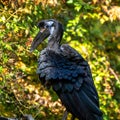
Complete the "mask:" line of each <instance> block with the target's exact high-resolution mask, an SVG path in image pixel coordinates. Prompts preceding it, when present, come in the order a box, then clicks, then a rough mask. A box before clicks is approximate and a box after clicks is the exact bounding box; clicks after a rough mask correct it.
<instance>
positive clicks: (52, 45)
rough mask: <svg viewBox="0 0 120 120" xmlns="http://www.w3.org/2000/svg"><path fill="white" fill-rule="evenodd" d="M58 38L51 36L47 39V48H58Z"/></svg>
mask: <svg viewBox="0 0 120 120" xmlns="http://www.w3.org/2000/svg"><path fill="white" fill-rule="evenodd" d="M60 41H61V40H60V39H59V37H52V38H51V39H49V41H48V46H47V48H49V49H53V50H58V49H59V48H60Z"/></svg>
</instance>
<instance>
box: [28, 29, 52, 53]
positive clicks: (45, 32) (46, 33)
mask: <svg viewBox="0 0 120 120" xmlns="http://www.w3.org/2000/svg"><path fill="white" fill-rule="evenodd" d="M49 35H50V32H49V30H48V29H47V28H42V29H41V30H40V32H39V33H38V34H37V35H36V37H35V38H34V40H33V42H32V44H31V48H30V52H33V51H34V50H35V49H36V48H37V47H38V45H39V44H41V43H42V41H43V40H45V39H46V38H47V37H48V36H49Z"/></svg>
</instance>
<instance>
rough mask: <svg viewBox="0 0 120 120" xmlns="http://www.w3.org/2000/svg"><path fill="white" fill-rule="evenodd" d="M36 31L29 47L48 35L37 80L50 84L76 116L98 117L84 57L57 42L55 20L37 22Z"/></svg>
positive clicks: (93, 119) (59, 33)
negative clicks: (37, 28)
mask: <svg viewBox="0 0 120 120" xmlns="http://www.w3.org/2000/svg"><path fill="white" fill-rule="evenodd" d="M38 27H39V28H40V32H39V33H38V34H37V36H36V37H35V39H34V41H33V42H32V45H31V51H33V50H34V49H35V48H36V47H37V46H38V45H39V44H40V43H41V42H42V41H43V40H44V39H46V38H47V37H48V45H47V47H46V48H45V49H44V50H42V51H41V54H40V57H39V60H38V69H37V74H38V75H39V79H40V81H41V83H42V84H43V85H45V86H47V87H51V86H52V88H53V90H54V91H55V92H56V93H57V95H58V96H59V98H60V100H61V101H62V103H63V105H64V106H65V107H66V110H67V111H68V112H70V113H71V114H72V115H73V116H74V117H76V118H78V119H79V120H102V112H101V111H100V109H99V99H98V94H97V91H96V88H95V85H94V82H93V79H92V75H91V71H90V67H89V65H88V63H87V61H85V60H84V58H83V57H82V56H81V55H80V54H79V53H78V52H77V51H76V50H75V49H73V48H72V47H70V46H69V45H67V44H63V45H61V44H60V42H61V39H62V35H63V27H62V24H61V23H60V22H58V21H56V20H53V19H50V20H43V21H41V22H39V24H38Z"/></svg>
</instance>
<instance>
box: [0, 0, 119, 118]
mask: <svg viewBox="0 0 120 120" xmlns="http://www.w3.org/2000/svg"><path fill="white" fill-rule="evenodd" d="M118 3H119V0H115V1H109V0H103V1H98V0H92V1H87V0H66V1H65V0H63V1H57V0H51V1H47V0H45V1H41V0H35V1H30V0H26V1H24V0H22V1H20V0H18V1H12V0H11V1H1V2H0V12H1V15H0V98H1V99H0V109H1V110H0V115H1V116H9V117H15V116H17V117H19V116H21V114H32V115H33V117H34V118H35V119H36V120H39V119H43V120H45V119H46V120H48V119H50V120H52V119H53V120H54V119H57V120H60V119H61V117H62V114H63V111H64V107H63V106H62V105H61V103H60V100H59V99H58V98H57V96H56V94H55V93H54V92H53V91H52V90H51V89H50V90H49V92H48V90H46V89H44V88H43V86H41V84H40V82H39V80H38V77H37V75H36V68H37V57H38V56H39V51H40V50H42V49H43V47H45V44H42V45H41V46H40V47H39V48H38V50H39V51H38V50H36V51H35V52H34V53H30V52H29V47H30V44H31V41H32V40H33V38H34V36H35V35H36V33H37V32H38V29H37V27H36V24H37V23H38V21H39V20H42V19H49V18H54V19H58V20H59V21H61V22H62V23H63V25H64V26H65V28H64V29H65V32H64V36H63V43H68V44H70V45H71V46H72V47H74V48H75V49H76V50H78V51H79V52H80V54H82V55H83V56H84V58H85V59H86V60H88V62H89V64H90V66H91V69H92V73H93V79H94V81H95V84H96V87H97V90H98V92H99V97H100V106H101V110H102V111H103V116H104V120H119V118H120V109H119V108H120V97H119V91H120V62H119V61H120V23H119V20H120V18H119V11H120V7H119V4H118ZM116 5H118V6H116Z"/></svg>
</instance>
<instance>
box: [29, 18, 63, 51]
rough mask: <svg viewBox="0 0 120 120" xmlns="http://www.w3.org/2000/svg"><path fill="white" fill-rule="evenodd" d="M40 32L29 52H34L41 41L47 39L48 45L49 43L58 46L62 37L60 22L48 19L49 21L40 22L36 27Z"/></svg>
mask: <svg viewBox="0 0 120 120" xmlns="http://www.w3.org/2000/svg"><path fill="white" fill-rule="evenodd" d="M37 27H38V28H39V29H40V31H39V32H38V34H37V35H36V37H35V38H34V40H33V42H32V44H31V48H30V51H31V52H32V51H33V50H35V49H36V48H37V47H38V45H39V44H41V43H42V41H43V40H45V39H46V38H48V43H49V42H50V41H52V42H54V43H57V44H59V43H60V41H61V38H62V35H63V26H62V24H61V23H60V22H58V21H56V20H54V19H50V20H42V21H40V22H39V23H38V26H37Z"/></svg>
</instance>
